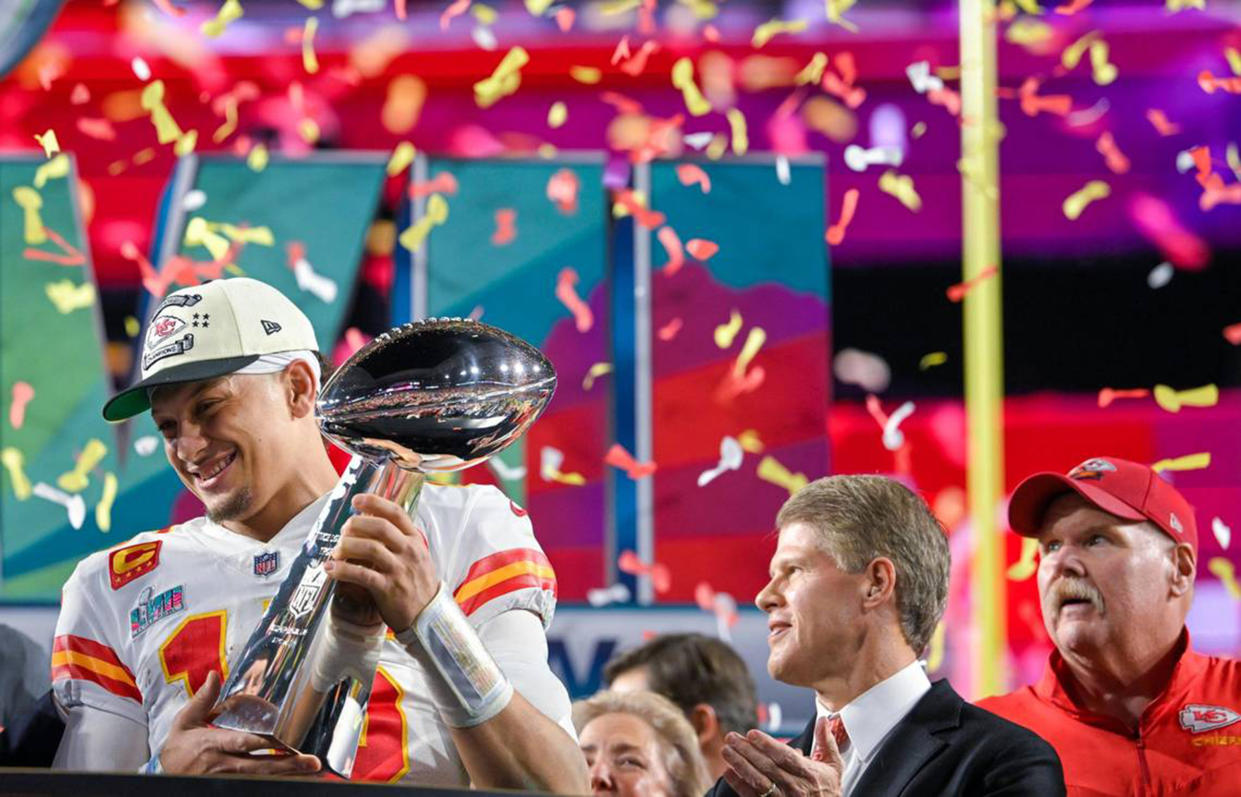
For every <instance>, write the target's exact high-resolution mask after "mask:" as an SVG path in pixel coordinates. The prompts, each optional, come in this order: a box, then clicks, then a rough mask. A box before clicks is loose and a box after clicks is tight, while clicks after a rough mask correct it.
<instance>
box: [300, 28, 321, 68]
mask: <svg viewBox="0 0 1241 797" xmlns="http://www.w3.org/2000/svg"><path fill="white" fill-rule="evenodd" d="M317 30H319V18H318V17H307V18H306V26H305V27H304V28H303V29H302V68H303V69H305V70H306V74H308V75H313V74H316V73H317V72H318V71H319V58H318V56H316V55H315V32H316V31H317Z"/></svg>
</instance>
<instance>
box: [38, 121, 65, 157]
mask: <svg viewBox="0 0 1241 797" xmlns="http://www.w3.org/2000/svg"><path fill="white" fill-rule="evenodd" d="M34 140H35V141H37V142H39V146H40V147H43V157H45V158H50V157H52V156H53V155H55V154H56V153H57V152H60V142H59V141H57V140H56V131H55V130H52V129H50V128H49V129H48V131H47V132H46V133H35V136H34Z"/></svg>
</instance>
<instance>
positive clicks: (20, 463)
mask: <svg viewBox="0 0 1241 797" xmlns="http://www.w3.org/2000/svg"><path fill="white" fill-rule="evenodd" d="M0 463H2V464H3V465H4V469H5V470H7V471H8V472H9V482H10V483H11V484H12V485H13V494H14V496H15V497H16V498H17V500H18V501H25V500H26V499H27V498H29V497H30V479H29V478H28V477H27V476H26V471H25V467H26V457H25V455H23V454H22V452H21V451H20V450H19V449H17V448H14V447H13V446H6V447H5V448H4V450H3V451H0Z"/></svg>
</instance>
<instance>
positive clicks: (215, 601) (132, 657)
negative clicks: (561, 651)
mask: <svg viewBox="0 0 1241 797" xmlns="http://www.w3.org/2000/svg"><path fill="white" fill-rule="evenodd" d="M326 500H327V497H326V496H324V497H323V498H320V499H319V500H318V501H315V502H314V503H312V504H311V505H309V506H307V507H306V508H305V509H303V510H302V511H301V512H300V513H299V514H298V515H297V516H296V517H294V518H293V519H292V520H291V521H289V523H288V525H286V526H285V527H284V528H283V529H282V530H281V531H280V532H279V533H278V534H277V535H276V536H275V537H273V538H272V539H271V541H270V542H267V543H262V542H259V541H257V540H253V539H251V538H249V537H245V536H243V535H240V534H236V533H234V532H231V531H229V530H228V529H226V528H224V527H222V526H220V525H218V524H216V523H213V522H212V521H210V520H208V519H207V518H205V517H199V518H195V519H193V520H191V521H188V522H186V523H182V524H180V525H176V526H171V527H169V528H166V529H163V530H161V531H155V532H145V533H143V534H139V535H138V536H136V537H134V538H133V539H131V540H129V541H128V542H126V543H125V544H123V545H121V546H118V547H116V548H112V549H109V550H107V551H100V552H98V553H95V554H92V555H91V556H89V557H87V558H86V559H84V560H83V561H82V562H81V563H80V564H79V565H78V567H77V569H76V570H75V571H74V573H73V575H72V576H71V577H70V578H69V580H68V581H67V582H66V583H65V587H64V593H63V597H62V603H61V611H60V617H59V620H58V621H57V624H56V640H55V644H54V648H53V655H52V680H53V691H54V693H55V697H56V699H57V701H58V702H59V703H60V704H61V705H62V706H64V707H66V708H68V707H73V706H84V707H86V708H88V709H97V710H100V711H106V712H110V713H113V714H119V715H122V716H125V717H127V718H129V719H132V720H134V721H135V722H138V723H140V724H142V725H144V726H146V728H147V739H148V744H149V747H150V750H151V751H156V750H159V749H160V748H161V747H162V745H163V741H164V738H165V737H166V736H167V734H168V731H169V728H170V726H171V724H172V721H173V718H174V717H175V715H176V713H177V712H178V711H179V710H180V709H181V707H182V706H183V705H184V704H185V702H186V700H187V699H188V698H189V697H190V695H192V694H193V693H194V692H195V691H197V690H198V688H199V687H201V686H202V684H203V682H204V681H205V680H206V677H207V673H208V672H210V671H211V670H213V669H214V670H216V671H218V672H220V673H221V676H222V677H223V678H227V677H228V674H229V670H228V666H229V662H230V661H233V660H234V659H235V658H236V656H238V655H239V654H240V652H241V650H242V648H243V647H244V646H245V644H246V642H247V641H248V640H249V638H250V634H251V632H252V631H253V630H254V628H255V627H256V626H257V625H258V622H259V619H260V618H261V617H262V615H263V612H264V610H265V608H266V606H267V603H268V602H269V601H270V600H271V598H272V597H274V596H275V594H276V590H277V588H278V587H279V586H280V583H281V581H282V580H283V579H284V576H285V574H286V573H287V572H288V569H289V566H290V565H291V564H292V562H293V560H294V559H295V558H296V556H297V553H298V551H299V549H300V548H301V545H302V543H303V541H304V540H305V538H306V534H307V532H308V531H309V530H310V527H311V526H312V525H313V524H314V522H315V520H316V519H317V517H318V515H319V513H320V510H321V509H322V507H323V505H324V503H325V502H326ZM416 525H417V526H418V528H419V529H421V530H422V531H423V532H424V533H425V535H426V538H427V546H428V549H429V550H430V552H431V557H432V560H433V561H434V562H435V566H436V569H437V571H438V573H439V575H440V578H441V579H442V580H443V581H444V582H445V583H446V584H447V585H448V588H449V589H451V590H452V593H453V596H454V597H455V598H456V600H457V602H458V603H459V604H460V605H461V608H462V610H463V611H464V612H465V614H466V615H467V616H468V617H469V619H470V622H471V623H472V624H473V626H474V627H475V628H476V629H477V628H479V626H481V625H483V624H484V623H485V622H486V621H488V620H490V619H492V618H494V617H496V616H498V615H499V614H501V613H502V612H506V611H510V610H514V609H524V610H528V611H530V612H533V613H534V614H536V615H537V616H538V617H539V618H540V619H541V620H542V622H543V627H544V628H546V627H547V625H548V624H550V623H551V619H552V613H553V612H554V610H555V606H556V577H555V574H554V573H553V572H552V569H551V566H550V564H549V563H548V561H547V558H546V557H545V556H544V555H543V551H542V549H541V548H540V547H539V544H538V542H536V541H535V538H534V531H533V528H532V526H531V524H530V520H529V518H528V517H527V516H526V513H525V511H524V510H522V509H521V508H519V507H518V506H517V505H516V504H514V503H513V502H512V501H510V500H509V499H508V498H507V497H506V496H505V495H504V494H503V493H501V492H500V491H499V490H497V489H496V488H494V487H490V486H482V485H471V486H467V487H442V486H436V485H431V484H428V485H426V486H425V487H424V488H423V491H422V497H421V500H420V501H419V504H418V511H417V521H416ZM483 639H484V641H486V634H485V633H484V634H483ZM535 647H537V648H540V649H541V648H542V646H535ZM497 658H498V663H499V664H500V666H501V668H502V669H505V671H506V673H508V674H509V677H510V679H511V680H513V685H514V687H515V688H516V689H517V691H519V692H521V693H522V694H523V696H525V697H526V698H527V699H528V700H530V702H531V703H533V704H534V705H535V706H536V707H538V708H540V710H542V711H543V712H544V713H546V714H548V715H549V716H550V717H551V719H552V720H554V721H555V722H557V723H558V724H559V725H561V727H564V728H565V729H566V730H567V731H569V733H570V734H572V724H571V721H570V718H569V716H568V711H569V701H568V694H567V692H565V690H564V687H563V685H562V684H560V682H559V681H557V680H556V679H555V678H554V676H550V670H549V669H548V668H547V662H546V659H543V660H542V661H540V662H526V661H519V662H508V663H509V664H513V665H516V666H514V668H513V669H514V672H510V671H509V668H507V667H506V661H505V659H504V658H501V657H497ZM532 664H533V665H534V669H535V670H539V668H541V670H539V675H540V677H538V678H534V679H530V678H525V679H522V678H521V677H520V675H519V673H520V672H521V671H523V670H524V671H527V672H529V671H531V665H532ZM515 675H516V677H515ZM544 675H545V676H549V677H542V676H544ZM531 689H533V690H536V691H537V692H542V693H545V694H531V693H530V690H531ZM556 690H559V693H554V692H555V691H556ZM429 694H430V690H429V689H428V688H427V687H426V684H425V674H424V673H423V672H422V668H421V667H420V666H419V665H418V664H417V662H416V661H415V660H414V659H413V658H412V657H411V656H410V655H409V654H408V653H406V652H405V650H404V648H403V647H401V645H400V644H399V643H398V642H396V640H395V639H393V638H392V637H391V633H389V638H388V640H387V641H386V643H385V645H384V650H383V653H382V655H381V657H380V666H379V672H378V674H377V675H376V677H375V684H374V689H373V690H372V692H371V697H370V703H369V705H368V708H367V719H366V724H365V725H364V726H363V728H364V730H363V736H362V743H361V746H360V747H359V750H358V756H357V761H356V763H355V765H354V770H353V778H354V779H359V780H384V781H390V780H406V781H409V782H413V783H419V784H428V785H430V784H437V785H455V786H463V785H468V777H467V775H466V772H465V769H464V767H463V765H462V763H461V760H460V758H459V756H458V755H457V752H456V748H455V747H454V745H453V743H452V738H451V736H450V734H449V730H448V728H447V727H445V726H444V725H443V723H442V722H441V721H440V719H439V715H438V713H437V711H436V709H435V707H434V705H433V704H432V703H431V702H430V699H429Z"/></svg>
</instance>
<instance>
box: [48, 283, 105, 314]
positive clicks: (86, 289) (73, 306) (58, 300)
mask: <svg viewBox="0 0 1241 797" xmlns="http://www.w3.org/2000/svg"><path fill="white" fill-rule="evenodd" d="M44 292H45V293H46V294H47V298H48V299H50V300H51V302H52V304H53V305H55V306H56V310H57V312H59V313H60V314H61V315H68V314H69V313H72V312H73V311H74V310H82V309H84V308H87V307H90V306H91V305H93V304H94V303H95V286H94V284H93V283H90V282H87V283H84V284H82V285H75V284H74V283H73V280H59V281H57V282H49V283H47V285H45V286H44Z"/></svg>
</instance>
